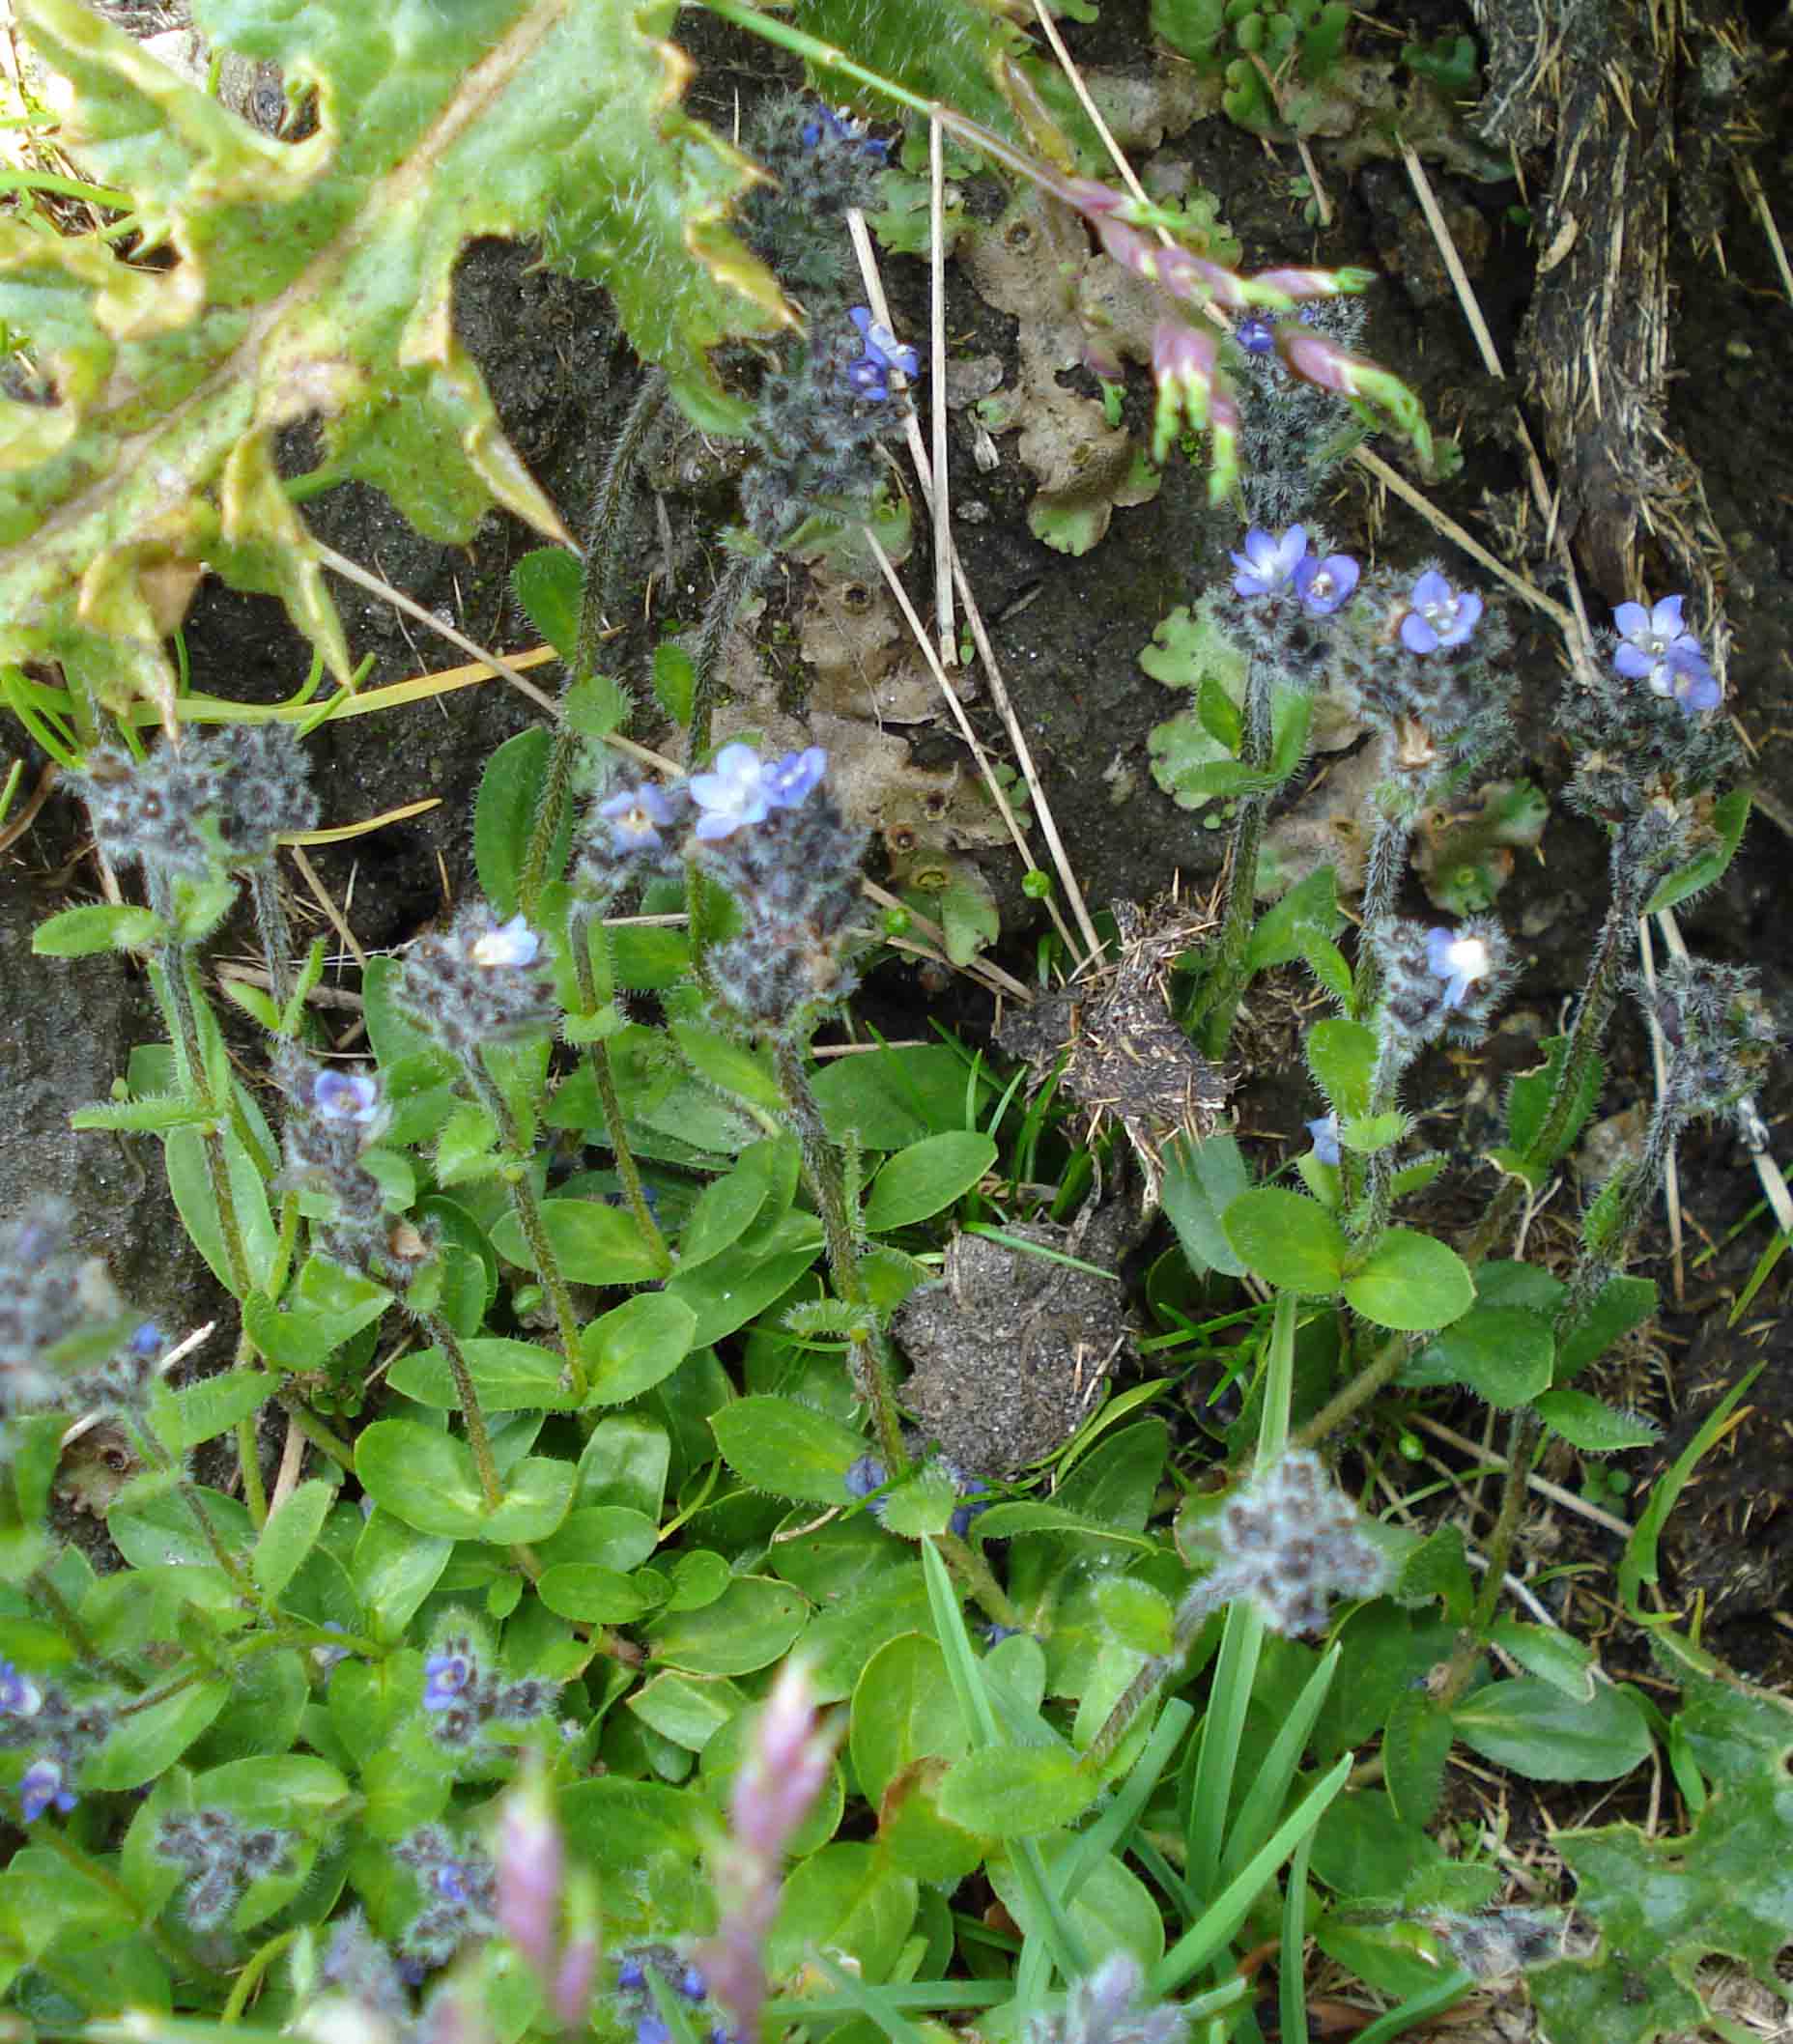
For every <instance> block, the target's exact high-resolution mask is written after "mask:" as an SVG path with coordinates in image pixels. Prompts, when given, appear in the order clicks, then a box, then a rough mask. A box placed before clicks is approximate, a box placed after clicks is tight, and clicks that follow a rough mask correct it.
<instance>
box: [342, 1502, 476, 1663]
mask: <svg viewBox="0 0 1793 2044" xmlns="http://www.w3.org/2000/svg"><path fill="white" fill-rule="evenodd" d="M453 1551H454V1542H453V1540H452V1539H450V1538H448V1537H446V1536H438V1537H437V1538H435V1539H426V1538H424V1537H423V1536H421V1535H420V1534H418V1533H417V1532H415V1531H414V1530H413V1528H412V1527H411V1526H410V1525H408V1524H407V1523H406V1522H405V1521H404V1520H403V1519H398V1518H396V1517H395V1516H394V1515H393V1514H392V1513H390V1512H381V1511H376V1512H373V1513H371V1514H370V1515H369V1516H368V1519H367V1523H366V1524H365V1525H364V1526H363V1527H362V1528H361V1535H360V1538H359V1539H358V1540H357V1541H356V1544H355V1553H354V1555H353V1557H352V1558H351V1562H350V1569H349V1574H350V1578H351V1580H352V1581H353V1582H354V1584H355V1591H356V1596H357V1597H358V1598H359V1599H360V1600H361V1605H362V1608H363V1609H364V1610H365V1611H366V1613H367V1623H368V1626H369V1628H370V1629H371V1630H372V1632H373V1634H374V1637H375V1638H376V1639H382V1640H387V1641H392V1640H397V1639H400V1638H402V1637H403V1636H404V1632H405V1628H406V1626H408V1625H409V1624H410V1623H411V1620H412V1617H413V1613H414V1612H415V1611H416V1609H417V1607H418V1606H419V1605H420V1604H422V1602H423V1600H424V1599H425V1598H426V1597H427V1596H428V1595H429V1594H430V1592H431V1591H432V1590H433V1589H435V1587H436V1585H437V1583H438V1582H439V1581H440V1580H441V1574H442V1571H443V1570H444V1569H445V1568H446V1567H447V1566H448V1557H449V1555H450V1554H451V1553H453Z"/></svg>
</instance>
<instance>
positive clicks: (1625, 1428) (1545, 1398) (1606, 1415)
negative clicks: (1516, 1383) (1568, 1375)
mask: <svg viewBox="0 0 1793 2044" xmlns="http://www.w3.org/2000/svg"><path fill="white" fill-rule="evenodd" d="M1538 1413H1539V1416H1540V1418H1542V1419H1543V1421H1544V1423H1545V1424H1546V1426H1549V1427H1553V1428H1555V1430H1556V1432H1557V1433H1558V1434H1561V1435H1562V1437H1563V1438H1564V1440H1566V1441H1567V1442H1568V1443H1569V1445H1570V1446H1571V1447H1572V1448H1580V1450H1581V1452H1582V1453H1583V1454H1584V1455H1616V1454H1617V1453H1618V1452H1619V1450H1620V1449H1622V1448H1647V1447H1649V1446H1650V1444H1651V1443H1652V1442H1653V1441H1657V1440H1660V1439H1661V1438H1662V1431H1663V1430H1662V1429H1661V1428H1660V1427H1659V1426H1657V1425H1656V1423H1655V1422H1654V1421H1653V1420H1647V1419H1645V1418H1643V1417H1642V1415H1641V1414H1639V1413H1636V1412H1615V1411H1614V1410H1613V1408H1612V1407H1611V1406H1610V1405H1607V1404H1605V1403H1604V1402H1603V1401H1602V1400H1600V1399H1597V1398H1590V1397H1589V1396H1588V1395H1587V1393H1586V1392H1585V1391H1565V1390H1557V1391H1546V1392H1545V1393H1543V1395H1542V1396H1541V1397H1540V1398H1539V1400H1538Z"/></svg>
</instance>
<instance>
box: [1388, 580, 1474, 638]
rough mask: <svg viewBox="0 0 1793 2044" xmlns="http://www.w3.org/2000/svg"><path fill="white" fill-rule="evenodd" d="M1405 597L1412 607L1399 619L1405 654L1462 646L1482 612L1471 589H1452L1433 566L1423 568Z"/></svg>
mask: <svg viewBox="0 0 1793 2044" xmlns="http://www.w3.org/2000/svg"><path fill="white" fill-rule="evenodd" d="M1408 600H1409V603H1410V604H1411V606H1412V608H1411V609H1410V610H1409V611H1408V612H1407V614H1406V615H1405V616H1404V617H1403V618H1402V620H1401V643H1402V644H1403V645H1404V646H1406V648H1407V649H1408V651H1409V653H1436V652H1437V650H1438V648H1439V647H1440V646H1460V645H1462V644H1463V642H1464V641H1465V639H1467V638H1468V636H1469V634H1470V633H1471V632H1473V631H1474V630H1475V627H1476V621H1477V620H1478V619H1479V618H1480V616H1481V614H1482V599H1481V598H1480V597H1479V596H1478V595H1477V594H1476V593H1475V591H1474V590H1473V589H1453V588H1452V587H1451V585H1450V583H1449V582H1446V581H1445V580H1444V578H1443V576H1441V575H1440V574H1439V573H1438V571H1437V569H1436V568H1428V569H1427V570H1426V572H1425V574H1424V575H1422V576H1421V577H1420V578H1419V580H1418V581H1417V582H1415V583H1414V584H1413V593H1412V595H1411V596H1410V597H1409V599H1408Z"/></svg>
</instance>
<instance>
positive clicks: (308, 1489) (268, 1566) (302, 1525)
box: [249, 1478, 336, 1598]
mask: <svg viewBox="0 0 1793 2044" xmlns="http://www.w3.org/2000/svg"><path fill="white" fill-rule="evenodd" d="M335 1501H336V1491H335V1488H334V1487H333V1486H332V1485H330V1484H326V1483H320V1482H318V1481H317V1480H316V1479H315V1478H314V1479H313V1480H312V1481H311V1482H310V1483H304V1484H300V1485H299V1489H298V1490H295V1491H294V1492H293V1493H292V1495H291V1496H289V1497H286V1498H284V1499H282V1500H281V1502H280V1504H279V1505H278V1506H276V1507H275V1509H274V1510H273V1511H272V1512H271V1513H270V1515H269V1518H268V1523H267V1524H266V1525H265V1526H264V1527H263V1528H262V1530H261V1534H260V1536H259V1537H258V1538H257V1540H256V1543H255V1552H254V1553H253V1554H252V1555H251V1556H250V1557H249V1567H250V1570H251V1571H252V1573H253V1574H254V1576H255V1580H256V1582H257V1584H258V1585H259V1586H260V1588H261V1590H262V1593H263V1595H264V1596H267V1597H272V1598H277V1597H278V1596H279V1595H280V1593H281V1591H282V1590H284V1589H285V1588H286V1586H287V1584H288V1583H290V1582H291V1581H292V1580H293V1578H294V1576H297V1575H298V1574H299V1567H300V1564H301V1563H302V1562H303V1561H304V1559H305V1556H306V1555H307V1554H309V1553H310V1552H311V1549H312V1547H313V1546H314V1545H315V1543H316V1541H317V1537H318V1535H319V1533H320V1532H322V1531H323V1528H324V1521H325V1520H326V1519H327V1518H328V1517H329V1510H330V1506H331V1505H332V1504H334V1503H335Z"/></svg>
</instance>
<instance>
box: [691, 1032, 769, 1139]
mask: <svg viewBox="0 0 1793 2044" xmlns="http://www.w3.org/2000/svg"><path fill="white" fill-rule="evenodd" d="M672 1040H673V1041H674V1042H675V1043H676V1044H677V1045H678V1047H679V1052H680V1054H681V1055H682V1056H683V1058H684V1059H685V1062H686V1063H687V1064H688V1065H690V1066H691V1068H692V1070H693V1071H695V1072H696V1073H697V1076H698V1077H699V1078H700V1079H706V1080H708V1082H709V1083H710V1084H711V1085H712V1086H715V1087H719V1088H720V1089H721V1090H722V1091H723V1092H724V1093H732V1094H733V1095H734V1097H735V1098H736V1099H740V1100H746V1101H748V1102H749V1103H750V1104H751V1105H752V1106H754V1107H757V1108H761V1109H763V1110H764V1112H765V1113H767V1114H771V1115H777V1116H779V1117H781V1118H783V1116H784V1114H785V1113H786V1108H785V1105H784V1095H783V1093H782V1092H781V1091H780V1090H779V1082H778V1081H777V1079H775V1078H774V1077H773V1076H772V1073H771V1071H770V1069H769V1068H768V1067H767V1066H766V1065H763V1064H762V1063H761V1062H760V1061H759V1059H758V1058H756V1057H754V1054H753V1052H752V1051H749V1050H746V1049H744V1048H743V1047H742V1046H741V1045H740V1044H739V1043H737V1042H736V1041H735V1039H734V1038H733V1037H732V1036H724V1035H723V1034H722V1032H721V1031H720V1030H714V1029H699V1028H698V1027H697V1024H696V1023H695V1022H674V1023H673V1025H672Z"/></svg>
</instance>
